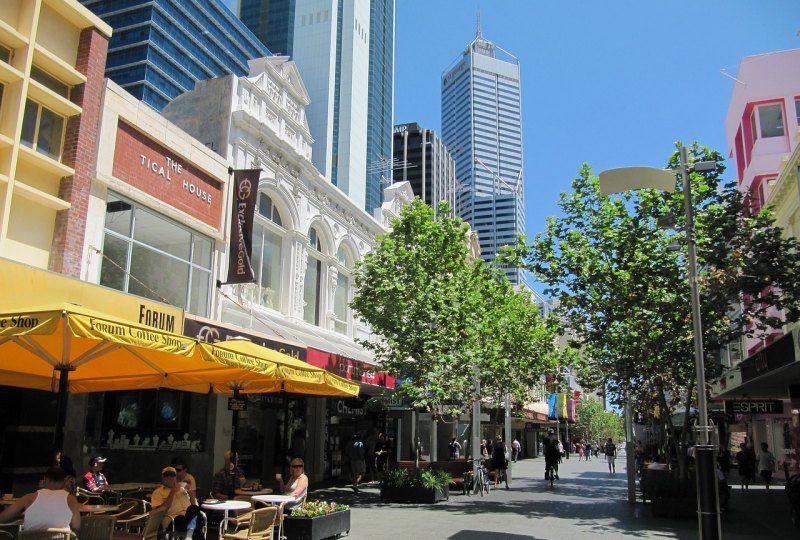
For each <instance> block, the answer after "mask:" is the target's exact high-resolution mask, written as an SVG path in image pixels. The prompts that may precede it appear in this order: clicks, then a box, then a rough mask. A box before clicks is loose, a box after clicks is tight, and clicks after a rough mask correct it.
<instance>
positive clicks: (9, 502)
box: [0, 497, 19, 506]
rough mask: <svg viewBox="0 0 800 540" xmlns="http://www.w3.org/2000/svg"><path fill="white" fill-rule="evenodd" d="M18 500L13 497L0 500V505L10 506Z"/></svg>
mask: <svg viewBox="0 0 800 540" xmlns="http://www.w3.org/2000/svg"><path fill="white" fill-rule="evenodd" d="M18 500H19V499H17V498H16V497H14V498H13V499H0V504H2V505H5V506H11V505H12V504H14V503H15V502H17V501H18Z"/></svg>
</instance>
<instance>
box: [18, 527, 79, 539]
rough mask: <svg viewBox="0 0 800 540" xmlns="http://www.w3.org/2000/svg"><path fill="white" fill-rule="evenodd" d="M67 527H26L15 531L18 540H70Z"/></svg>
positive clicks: (70, 532) (70, 536) (70, 534)
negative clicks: (17, 531)
mask: <svg viewBox="0 0 800 540" xmlns="http://www.w3.org/2000/svg"><path fill="white" fill-rule="evenodd" d="M72 538H73V536H72V531H70V530H69V529H28V530H25V529H23V530H21V531H19V533H17V539H18V540H71V539H72Z"/></svg>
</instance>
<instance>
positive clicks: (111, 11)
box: [81, 0, 271, 111]
mask: <svg viewBox="0 0 800 540" xmlns="http://www.w3.org/2000/svg"><path fill="white" fill-rule="evenodd" d="M81 3H82V4H84V5H85V6H86V7H88V8H89V9H91V10H92V11H93V12H94V13H95V14H96V15H98V16H99V17H100V18H101V19H103V20H104V21H105V22H106V23H108V24H109V25H110V26H111V27H112V28H113V29H114V33H113V34H112V36H111V40H110V41H109V44H108V61H107V64H106V76H107V77H108V78H110V79H111V80H113V81H114V82H116V83H117V84H119V85H120V86H122V87H123V88H125V89H126V90H127V91H128V92H130V93H131V94H133V95H134V96H135V97H137V98H139V99H140V100H142V101H144V102H145V103H147V104H149V105H150V106H152V107H154V108H155V109H156V110H158V111H161V110H162V109H163V108H164V106H165V105H166V104H167V103H169V102H170V101H171V100H172V99H174V98H175V97H177V96H179V95H181V94H183V93H184V92H186V91H188V90H193V89H194V85H195V82H196V81H199V80H205V79H210V78H213V77H219V76H222V75H227V74H229V73H233V74H235V75H238V76H242V75H246V74H247V73H248V66H247V61H248V60H249V59H252V58H260V57H263V56H270V55H271V53H270V51H269V49H268V48H267V47H266V46H265V45H264V44H263V43H262V42H261V41H260V40H259V39H258V38H257V37H256V36H255V35H254V34H253V33H252V32H251V31H250V30H249V29H248V28H247V26H245V25H244V24H243V23H242V21H241V20H239V19H238V18H237V17H236V16H234V15H233V13H232V12H231V11H230V10H229V9H228V8H227V6H225V5H224V4H223V3H222V1H221V0H81Z"/></svg>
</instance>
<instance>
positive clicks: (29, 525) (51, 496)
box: [0, 467, 81, 531]
mask: <svg viewBox="0 0 800 540" xmlns="http://www.w3.org/2000/svg"><path fill="white" fill-rule="evenodd" d="M64 477H65V473H64V469H62V468H61V467H50V468H49V469H47V471H46V472H45V473H44V481H43V483H42V488H41V489H40V490H39V491H36V492H34V493H28V494H27V495H24V496H23V497H22V498H20V499H18V500H17V501H15V502H14V504H12V505H11V506H9V507H7V508H6V509H5V510H3V511H2V512H0V523H8V522H9V521H14V520H15V519H17V518H18V517H19V516H20V514H22V513H23V512H25V517H24V519H23V522H22V528H23V529H25V530H33V529H68V528H70V527H71V528H72V529H73V530H76V531H77V530H78V529H80V527H81V511H80V510H81V505H80V503H79V502H78V499H76V498H75V495H73V494H72V493H67V491H66V490H65V489H64Z"/></svg>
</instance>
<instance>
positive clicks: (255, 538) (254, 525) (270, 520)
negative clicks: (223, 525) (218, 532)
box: [223, 506, 278, 540]
mask: <svg viewBox="0 0 800 540" xmlns="http://www.w3.org/2000/svg"><path fill="white" fill-rule="evenodd" d="M277 513H278V508H277V507H275V506H269V507H267V508H259V509H258V510H253V511H252V512H251V513H250V524H249V526H248V527H247V529H243V530H241V531H236V532H234V533H231V534H225V535H223V538H224V539H225V540H270V539H271V538H272V528H273V526H274V525H275V519H276V514H277Z"/></svg>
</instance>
